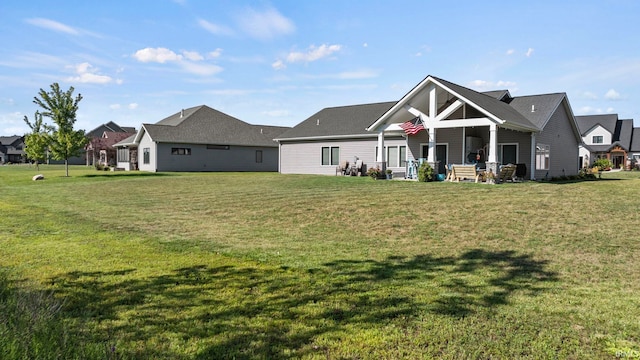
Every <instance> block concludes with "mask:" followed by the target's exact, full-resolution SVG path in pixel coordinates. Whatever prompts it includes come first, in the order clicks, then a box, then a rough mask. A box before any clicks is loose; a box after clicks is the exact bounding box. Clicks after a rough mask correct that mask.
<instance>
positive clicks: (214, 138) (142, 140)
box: [114, 105, 289, 172]
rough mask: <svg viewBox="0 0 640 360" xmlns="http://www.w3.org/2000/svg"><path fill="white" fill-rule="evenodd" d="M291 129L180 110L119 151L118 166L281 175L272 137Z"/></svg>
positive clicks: (204, 111)
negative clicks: (266, 172) (257, 172)
mask: <svg viewBox="0 0 640 360" xmlns="http://www.w3.org/2000/svg"><path fill="white" fill-rule="evenodd" d="M288 129H289V128H288V127H280V126H265V125H251V124H248V123H246V122H244V121H241V120H238V119H236V118H234V117H232V116H229V115H227V114H225V113H222V112H220V111H218V110H215V109H212V108H210V107H208V106H205V105H201V106H196V107H192V108H189V109H184V110H181V111H179V112H177V113H175V114H173V115H171V116H169V117H167V118H165V119H163V120H161V121H159V122H157V123H155V124H142V126H141V128H140V130H139V131H138V132H137V133H136V134H135V135H134V136H131V137H129V138H127V139H124V140H122V141H120V142H119V143H117V144H115V145H114V146H115V147H116V148H117V149H118V154H117V167H118V168H122V169H125V170H134V169H139V170H142V171H151V172H157V171H277V170H278V144H277V143H276V142H275V141H273V138H275V137H277V136H278V135H280V134H281V133H282V132H284V131H286V130H288Z"/></svg>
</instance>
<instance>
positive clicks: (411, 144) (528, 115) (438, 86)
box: [276, 76, 581, 179]
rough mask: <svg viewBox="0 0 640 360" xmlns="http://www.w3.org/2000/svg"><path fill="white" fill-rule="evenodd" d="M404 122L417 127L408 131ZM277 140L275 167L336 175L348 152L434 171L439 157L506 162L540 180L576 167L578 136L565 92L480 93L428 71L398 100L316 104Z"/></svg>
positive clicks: (441, 166) (491, 164)
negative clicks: (321, 106) (420, 162)
mask: <svg viewBox="0 0 640 360" xmlns="http://www.w3.org/2000/svg"><path fill="white" fill-rule="evenodd" d="M403 124H405V125H406V124H412V125H416V124H417V125H420V126H423V127H424V130H422V131H419V132H417V133H415V134H413V133H411V134H408V133H407V132H405V130H404V129H403V127H402V125H403ZM276 141H278V143H279V145H280V146H279V148H280V172H281V173H311V174H335V168H336V166H337V165H338V164H339V163H340V162H341V161H353V159H355V158H358V159H360V160H363V161H364V163H365V164H367V166H369V167H371V166H379V167H381V168H390V169H392V170H393V172H394V173H404V172H405V171H406V170H405V164H407V162H409V161H414V160H418V159H423V160H424V161H427V162H428V163H430V164H432V166H433V167H434V168H435V169H437V170H438V172H440V173H443V172H444V170H445V166H446V164H468V163H475V162H479V163H482V166H483V167H485V168H486V169H492V170H493V171H494V172H496V170H497V168H498V166H500V165H502V164H509V163H511V164H518V167H519V169H520V171H521V174H520V175H521V176H522V177H525V178H529V179H544V178H548V177H554V176H562V175H574V174H577V173H578V169H579V165H578V162H579V159H578V146H579V145H580V143H581V137H580V132H579V130H578V126H577V124H576V119H575V117H574V115H573V112H572V109H571V106H570V104H569V100H568V98H567V96H566V94H565V93H554V94H541V95H530V96H518V97H513V96H511V94H510V93H509V91H508V90H500V91H491V92H485V93H480V92H477V91H474V90H471V89H468V88H466V87H463V86H460V85H457V84H454V83H451V82H448V81H446V80H443V79H440V78H437V77H434V76H427V77H426V78H425V79H424V80H422V81H421V82H420V83H419V84H417V85H416V86H415V87H414V88H413V89H412V90H411V91H409V93H407V94H406V95H405V96H404V97H402V99H400V100H399V101H397V102H389V103H377V104H363V105H354V106H345V107H335V108H327V109H323V110H321V111H320V112H318V113H316V114H314V115H312V116H311V117H309V118H308V119H306V120H304V121H303V122H301V123H300V124H298V125H296V126H295V127H293V128H292V129H291V130H288V131H286V132H284V133H283V134H281V135H280V136H278V137H277V138H276Z"/></svg>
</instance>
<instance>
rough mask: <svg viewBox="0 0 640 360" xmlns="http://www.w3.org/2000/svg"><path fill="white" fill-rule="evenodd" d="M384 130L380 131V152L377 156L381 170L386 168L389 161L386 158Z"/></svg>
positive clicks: (377, 163) (377, 162)
mask: <svg viewBox="0 0 640 360" xmlns="http://www.w3.org/2000/svg"><path fill="white" fill-rule="evenodd" d="M384 157H385V156H384V130H381V131H380V132H379V133H378V154H377V156H376V165H377V166H378V168H380V170H382V171H384V170H386V167H387V163H386V160H385V158H384Z"/></svg>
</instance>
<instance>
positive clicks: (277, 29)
mask: <svg viewBox="0 0 640 360" xmlns="http://www.w3.org/2000/svg"><path fill="white" fill-rule="evenodd" d="M236 20H237V22H238V26H239V27H240V28H241V29H242V30H243V31H244V32H245V33H246V34H248V35H249V36H251V37H253V38H256V39H260V40H268V39H272V38H274V37H276V36H279V35H287V34H291V33H293V32H294V31H295V30H296V27H295V25H294V24H293V21H291V20H289V19H288V18H286V17H285V16H283V15H282V14H280V13H279V12H278V10H276V9H273V8H269V9H266V10H264V11H258V10H255V9H253V8H247V9H246V10H245V11H243V13H242V15H239V16H238V17H237V19H236Z"/></svg>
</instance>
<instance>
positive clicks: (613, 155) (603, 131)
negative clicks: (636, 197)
mask: <svg viewBox="0 0 640 360" xmlns="http://www.w3.org/2000/svg"><path fill="white" fill-rule="evenodd" d="M576 121H577V122H578V128H579V129H580V134H581V136H582V142H583V145H581V146H580V148H579V152H580V159H581V160H580V164H582V166H583V167H589V166H590V165H591V164H593V162H594V161H595V160H597V159H601V158H604V159H609V160H610V161H611V162H612V163H613V167H614V168H616V169H618V168H626V166H627V161H628V159H630V157H631V155H630V151H631V137H632V134H633V131H634V129H633V120H631V119H628V120H623V119H618V114H604V115H585V116H576ZM638 134H640V133H638ZM637 158H638V159H640V154H638V157H637Z"/></svg>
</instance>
